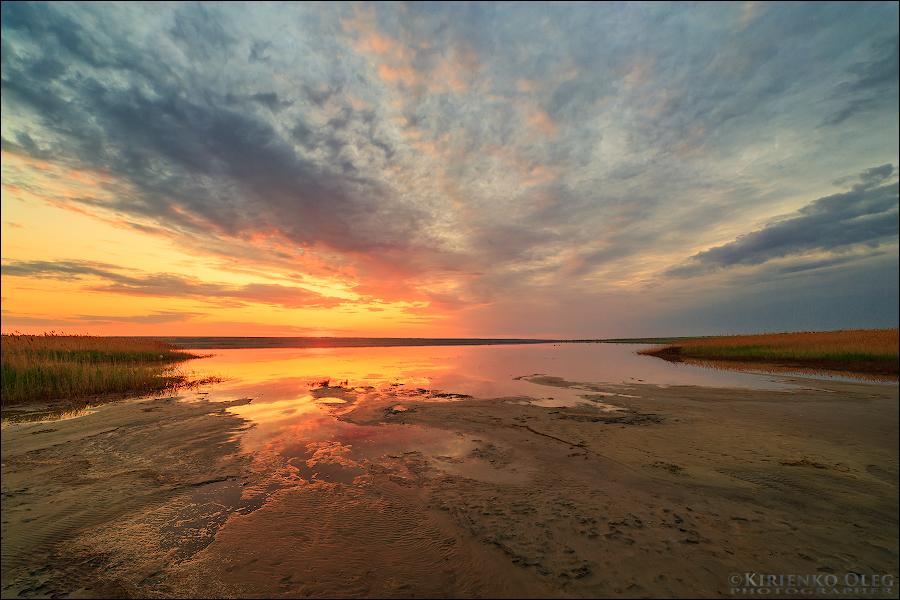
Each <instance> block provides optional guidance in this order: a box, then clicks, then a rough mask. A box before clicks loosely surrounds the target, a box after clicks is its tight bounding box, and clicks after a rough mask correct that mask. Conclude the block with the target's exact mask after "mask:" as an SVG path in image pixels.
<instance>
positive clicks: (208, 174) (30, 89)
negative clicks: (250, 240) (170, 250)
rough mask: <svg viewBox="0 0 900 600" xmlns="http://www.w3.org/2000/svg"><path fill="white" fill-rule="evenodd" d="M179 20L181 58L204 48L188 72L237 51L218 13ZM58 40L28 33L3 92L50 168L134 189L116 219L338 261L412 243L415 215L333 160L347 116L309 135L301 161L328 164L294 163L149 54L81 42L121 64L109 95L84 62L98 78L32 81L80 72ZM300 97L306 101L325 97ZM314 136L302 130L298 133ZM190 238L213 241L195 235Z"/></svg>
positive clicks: (273, 140) (350, 165)
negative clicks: (319, 154) (324, 156)
mask: <svg viewBox="0 0 900 600" xmlns="http://www.w3.org/2000/svg"><path fill="white" fill-rule="evenodd" d="M4 6H5V5H4ZM42 9H43V10H44V12H47V13H50V14H51V15H52V16H53V18H51V19H49V20H50V22H61V23H63V22H64V23H66V24H71V26H72V27H71V28H70V29H78V28H77V27H75V25H77V24H74V23H71V20H68V21H66V17H65V16H64V15H61V14H57V11H56V7H55V6H52V5H51V6H47V7H42ZM179 10H181V12H180V13H177V14H176V15H175V17H174V22H175V25H174V26H173V28H172V30H171V31H172V35H173V36H174V38H175V39H176V41H177V42H178V43H179V44H181V45H182V46H185V45H187V46H189V47H190V48H194V49H196V48H201V49H203V50H202V52H200V51H198V52H200V54H199V55H197V56H194V57H193V60H196V61H199V62H210V61H212V62H213V63H215V62H216V61H217V60H221V59H222V58H227V57H230V56H233V54H234V51H233V49H232V48H231V46H234V45H235V43H234V40H233V39H232V37H231V36H230V34H227V33H226V32H225V31H224V29H223V27H222V26H221V25H220V24H219V20H218V18H217V17H216V16H215V15H214V14H212V13H214V12H215V11H212V10H206V9H205V8H203V7H202V6H201V7H194V8H189V7H180V8H179ZM32 12H34V11H32ZM35 18H37V16H36V15H26V16H25V17H22V18H21V19H19V20H16V19H12V20H11V21H12V23H14V24H15V23H18V22H20V21H26V22H31V21H32V20H34V19H35ZM4 26H5V25H4ZM66 29H67V27H64V26H62V25H61V26H59V27H55V28H49V27H43V28H40V29H35V30H33V31H32V34H33V35H34V36H35V37H37V38H38V40H39V41H40V43H41V46H42V48H44V49H45V50H44V56H40V55H38V56H32V55H30V54H29V55H22V56H17V58H16V59H14V60H4V65H3V66H4V69H3V71H4V73H3V81H2V84H3V93H4V96H5V97H6V99H9V100H10V101H12V102H17V103H19V104H20V105H23V106H27V107H29V108H30V109H31V110H32V111H33V112H34V113H35V114H38V115H40V118H41V124H42V125H43V127H45V128H46V129H47V130H49V131H51V132H53V137H54V138H55V139H56V141H57V144H58V146H57V147H56V148H54V149H53V151H54V153H55V155H56V157H57V158H62V157H66V158H67V159H68V160H69V161H70V162H72V163H75V165H77V164H79V163H81V164H84V165H86V166H89V167H93V168H103V169H108V170H110V171H112V172H114V173H116V174H118V175H119V176H122V177H125V178H126V179H128V180H129V181H130V182H131V183H133V184H134V187H135V189H137V190H138V195H137V196H134V197H130V198H126V199H122V200H120V202H119V203H118V204H117V205H116V206H115V208H116V209H118V210H120V211H122V212H125V213H131V214H136V215H141V216H144V217H149V218H154V219H159V220H165V221H166V222H169V223H172V224H177V225H178V226H180V227H182V228H187V229H190V228H197V221H196V220H193V219H191V218H190V216H192V215H193V216H200V217H201V218H202V220H203V221H204V222H206V223H209V224H210V225H211V226H212V227H214V228H215V230H216V232H218V233H225V234H226V235H230V236H235V237H239V236H240V234H242V233H250V232H252V231H254V230H257V229H266V228H269V227H273V226H274V227H277V228H278V229H280V230H281V233H282V234H283V235H284V236H285V237H286V238H287V239H288V240H290V241H291V242H293V243H294V244H297V245H299V246H312V245H314V244H317V243H322V244H325V245H326V246H327V247H330V248H332V249H335V250H338V251H341V252H353V251H363V250H365V251H371V250H373V249H378V248H392V247H398V248H399V247H405V246H407V245H408V244H409V243H410V240H411V239H412V238H414V237H415V231H416V229H417V221H418V220H419V219H421V218H422V216H421V215H418V214H417V211H416V209H415V208H414V207H412V206H410V205H408V204H403V203H401V204H397V203H396V202H392V201H391V200H390V199H389V198H388V197H387V196H386V191H385V190H384V189H382V187H381V185H380V184H379V183H377V181H376V180H374V179H372V178H370V177H367V176H366V175H364V174H362V173H360V172H359V171H358V169H357V168H356V166H355V163H354V161H353V159H352V157H350V156H345V155H344V154H343V153H342V151H343V148H344V147H345V146H346V145H347V141H346V140H345V139H343V135H344V134H342V131H343V130H345V129H347V127H348V126H349V124H350V123H351V120H352V119H353V118H354V115H353V112H352V111H350V110H349V109H347V110H345V111H344V112H343V113H342V114H340V115H339V116H338V117H336V118H334V119H332V120H331V121H330V122H329V123H328V124H327V126H326V127H317V128H315V134H316V135H315V138H314V139H313V138H308V139H307V140H306V141H307V142H309V144H307V147H308V149H309V150H310V151H313V152H314V151H315V150H316V149H317V148H321V147H324V148H328V149H329V154H330V155H331V157H332V158H333V159H334V160H332V161H325V162H320V161H318V160H317V159H314V158H309V157H306V156H304V155H303V154H301V153H297V152H296V151H295V149H294V148H293V146H292V144H291V143H290V140H289V139H286V138H284V137H282V135H281V134H280V133H279V132H278V131H277V130H276V129H275V127H273V124H272V123H271V122H269V121H268V120H267V119H266V118H264V117H263V116H262V115H257V114H254V113H252V112H248V111H246V110H239V109H238V108H237V107H236V108H234V109H232V108H229V107H228V102H226V99H225V96H226V94H224V93H222V92H221V91H219V90H218V89H215V88H212V87H204V82H202V81H185V79H184V77H183V76H182V77H180V78H179V80H178V81H177V82H176V81H174V80H173V79H172V77H170V73H168V72H161V71H160V69H159V68H158V67H157V66H156V65H157V64H158V63H160V62H165V61H164V60H163V58H162V57H159V56H154V55H153V52H154V51H153V50H149V49H141V50H138V49H135V48H131V47H129V46H128V45H127V44H122V45H120V46H116V47H108V46H107V47H104V44H103V43H102V42H101V41H98V40H96V39H93V38H92V37H91V36H90V35H89V34H88V33H85V35H83V36H82V42H81V43H82V44H88V45H90V46H91V47H92V48H93V49H94V50H96V52H98V53H102V54H104V55H111V56H115V57H117V58H116V59H115V60H116V67H117V68H119V70H118V73H117V76H118V77H124V78H125V80H126V81H127V82H128V83H127V84H126V85H125V86H122V85H116V86H110V85H108V83H107V79H106V74H105V73H104V72H103V70H102V67H105V66H106V65H103V64H100V63H97V61H92V62H91V64H92V65H96V66H97V67H98V69H100V70H99V71H96V72H94V74H92V73H91V71H87V72H86V73H85V74H84V76H82V77H77V78H72V77H63V76H62V75H60V74H57V75H54V76H48V74H47V73H46V72H45V73H43V74H42V75H41V76H34V75H33V74H30V73H33V70H34V69H35V68H37V66H36V65H38V63H40V61H41V60H44V59H46V60H53V61H57V62H59V63H61V64H75V65H78V62H79V61H80V60H83V54H84V52H79V53H77V54H76V53H75V52H74V50H73V49H72V48H71V46H72V45H71V44H70V43H67V40H68V38H65V39H63V33H62V32H63V31H65V30H66ZM120 41H121V40H113V43H119V42H120ZM63 42H66V43H63ZM201 55H202V56H201ZM176 83H177V86H176ZM184 86H187V88H186V89H185V87H184ZM185 91H187V92H188V93H185ZM308 91H309V92H310V94H311V95H312V99H313V101H323V100H324V99H325V97H326V95H327V94H330V93H332V92H328V93H327V94H325V93H322V94H320V93H318V92H315V91H314V90H312V88H308ZM229 93H230V92H229ZM323 94H325V95H323ZM250 97H251V99H252V100H254V102H255V103H256V104H259V105H260V106H264V107H266V108H267V109H269V110H271V111H273V112H275V111H278V110H279V109H283V108H284V107H285V106H290V104H291V102H289V101H284V100H282V99H281V98H279V96H278V95H277V93H276V92H271V93H257V94H255V95H251V96H250ZM294 118H296V119H302V118H303V117H302V116H301V115H295V116H294ZM311 129H312V128H310V127H309V126H307V125H304V124H303V121H302V120H301V121H300V122H299V123H297V125H296V127H295V131H300V132H302V131H306V130H311ZM19 141H20V143H19V148H20V150H21V151H24V152H26V153H33V152H34V151H35V147H34V145H33V144H31V143H29V138H27V137H24V136H21V137H20V139H19ZM5 143H6V145H9V144H10V142H9V140H5ZM382 146H385V147H387V144H386V143H383V142H382ZM73 166H74V165H73ZM348 173H351V174H352V175H351V176H350V177H349V178H348V177H347V174H348ZM173 206H175V207H178V208H180V210H181V212H180V213H178V212H176V211H173V210H172V208H173ZM180 215H188V217H182V216H180ZM199 233H212V232H204V231H203V230H202V227H201V230H200V231H199Z"/></svg>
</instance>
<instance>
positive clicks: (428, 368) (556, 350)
mask: <svg viewBox="0 0 900 600" xmlns="http://www.w3.org/2000/svg"><path fill="white" fill-rule="evenodd" d="M645 347H646V346H645V345H643V344H540V345H516V346H509V345H506V346H455V347H387V348H250V349H228V350H209V351H208V352H212V353H214V355H213V356H211V357H209V358H203V359H199V360H194V361H191V362H190V363H187V366H188V368H189V369H193V370H195V371H197V372H198V373H209V374H217V375H219V376H221V377H225V378H227V381H225V382H223V383H221V384H217V385H215V386H214V387H213V388H212V389H210V390H209V397H210V400H231V399H236V398H242V397H245V396H250V397H252V398H254V399H256V398H259V400H260V401H263V402H272V401H278V400H286V399H298V398H300V397H303V396H306V395H308V392H309V389H310V387H316V385H315V384H317V383H318V382H322V381H325V380H329V381H330V382H331V385H337V384H338V383H339V382H340V383H343V382H346V386H345V387H350V388H355V387H368V386H371V387H374V388H377V389H384V390H387V389H395V390H399V389H410V390H412V389H427V390H431V391H435V392H441V393H445V394H461V395H468V396H474V397H476V398H498V397H506V396H523V397H528V398H532V399H534V401H536V402H541V401H543V403H545V404H547V405H548V406H553V405H558V406H566V405H569V406H571V405H572V404H573V403H575V402H577V401H579V400H581V397H580V395H579V391H578V390H566V389H562V388H556V387H548V386H544V385H538V384H534V383H531V382H529V381H525V380H522V379H517V378H521V377H528V376H532V375H536V374H540V375H547V376H552V377H560V378H562V379H565V380H567V381H572V382H579V383H608V384H635V383H652V384H658V385H698V386H706V387H742V388H753V389H783V388H785V387H790V386H789V385H788V384H786V383H784V382H782V381H779V380H778V379H776V378H774V377H771V376H768V375H760V374H751V373H740V372H727V371H716V370H710V369H705V368H702V367H697V366H692V365H683V364H673V363H668V362H665V361H663V360H660V359H658V358H654V357H648V356H639V355H637V354H636V352H637V351H638V350H640V349H642V348H645ZM311 384H313V385H312V386H311ZM580 393H584V392H583V391H582V392H580ZM551 398H552V400H553V401H556V402H557V404H553V403H552V401H551V400H550V399H551Z"/></svg>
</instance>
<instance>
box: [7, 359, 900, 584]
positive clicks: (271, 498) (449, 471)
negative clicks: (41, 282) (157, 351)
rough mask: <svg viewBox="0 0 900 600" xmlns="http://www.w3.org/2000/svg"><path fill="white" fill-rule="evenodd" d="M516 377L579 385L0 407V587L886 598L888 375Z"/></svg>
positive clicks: (892, 543)
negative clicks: (692, 380) (853, 581)
mask: <svg viewBox="0 0 900 600" xmlns="http://www.w3.org/2000/svg"><path fill="white" fill-rule="evenodd" d="M532 381H533V383H537V384H541V385H543V386H548V387H550V388H552V387H557V388H562V387H565V388H569V389H577V390H580V392H581V393H582V396H583V398H584V400H585V402H584V403H582V404H579V405H577V406H576V407H570V408H548V407H543V406H537V405H535V404H532V403H529V401H528V399H527V398H494V399H473V398H461V397H453V398H448V397H447V395H446V394H445V395H444V397H441V398H438V397H435V395H434V394H430V393H429V392H428V391H427V390H409V391H399V390H393V391H389V392H385V391H384V390H375V389H372V388H355V389H348V388H341V387H328V388H321V389H318V390H314V392H313V394H312V404H310V402H307V406H306V409H309V410H314V411H318V412H314V413H306V414H318V415H319V416H318V417H316V420H307V421H305V422H304V421H298V423H301V424H300V425H298V426H296V427H288V426H278V427H276V428H275V429H276V430H277V431H276V432H275V433H272V434H270V435H269V434H267V435H269V437H265V438H262V437H260V436H261V431H262V430H263V429H264V427H263V426H261V425H260V424H259V422H258V421H256V420H254V419H253V418H252V415H253V414H254V413H252V411H251V410H250V409H251V408H253V409H257V408H258V410H259V411H260V412H259V413H258V414H262V413H264V412H265V411H266V410H268V409H266V408H265V406H259V403H258V402H257V403H256V404H251V402H252V400H251V399H249V398H248V399H242V400H235V401H231V402H209V401H206V400H205V399H204V398H203V397H202V396H190V397H184V398H181V399H172V398H160V399H150V400H144V401H129V402H119V403H114V404H111V405H107V406H104V407H101V408H100V409H98V410H97V412H96V413H94V414H91V415H88V416H84V417H79V418H74V419H68V420H63V421H56V422H52V423H46V422H45V423H27V424H26V423H21V424H8V423H7V424H6V426H5V427H4V429H3V435H2V511H3V523H2V536H3V537H2V539H3V549H2V596H3V597H4V598H18V597H71V598H77V597H146V598H157V597H160V598H162V597H180V596H188V597H210V596H218V597H223V596H229V597H322V596H327V597H330V596H345V597H364V596H373V597H422V596H425V597H483V596H488V597H521V596H524V597H548V596H549V597H583V596H592V597H602V596H612V597H694V596H698V597H707V598H710V597H712V598H715V597H729V596H741V595H743V594H744V593H742V592H741V591H740V590H739V589H737V590H736V589H735V588H740V587H742V586H743V587H746V586H745V585H744V583H745V582H741V584H740V585H735V582H734V580H732V579H731V577H733V576H734V574H744V573H748V572H749V573H759V574H773V575H784V576H785V578H786V577H787V576H788V575H795V576H810V577H814V576H817V575H818V576H819V577H820V579H819V580H820V581H821V577H822V576H825V575H833V576H834V580H835V581H837V582H838V585H837V586H835V589H839V590H840V592H837V593H840V595H841V596H842V597H869V596H871V595H872V593H871V592H870V591H868V590H867V589H863V590H858V589H857V590H855V591H854V590H853V589H850V590H849V591H847V592H845V591H844V588H845V587H846V586H845V585H844V581H845V577H846V576H847V575H848V574H853V577H859V576H862V575H865V576H867V577H869V579H868V581H871V576H873V575H878V576H879V581H881V580H883V579H884V576H889V577H891V582H892V587H891V588H890V590H889V591H886V592H879V593H878V596H880V597H897V591H898V587H897V574H898V537H900V536H898V517H897V509H898V418H900V415H898V387H897V386H896V385H890V384H867V383H844V382H836V381H822V380H812V379H810V380H806V381H802V380H796V383H798V384H800V386H801V387H796V388H793V389H788V390H775V391H772V390H762V391H761V390H747V389H713V388H702V387H685V386H670V387H662V386H654V385H642V384H636V385H629V386H613V385H605V384H590V383H577V382H568V381H564V380H562V379H559V378H554V377H535V378H532ZM448 399H449V400H451V401H447V400H448ZM437 400H442V401H437ZM310 406H311V407H312V408H310ZM306 409H304V410H306ZM289 410H292V409H291V408H285V405H283V404H280V405H278V406H277V407H276V406H273V407H272V408H271V411H276V412H277V411H281V412H282V413H285V412H286V411H289ZM297 410H299V409H297ZM302 423H306V425H303V424H302ZM322 431H328V432H330V433H328V435H327V436H325V435H324V434H322V435H319V434H317V433H316V432H322ZM317 435H318V437H317ZM253 436H257V437H256V438H253ZM251 439H255V440H256V443H250V440H251ZM260 440H262V441H260ZM857 587H858V586H857ZM831 589H832V588H829V589H828V590H827V591H828V592H829V593H828V595H834V592H831ZM882 589H883V588H882ZM768 595H771V596H779V595H788V592H786V591H782V592H781V593H779V592H777V591H775V590H774V589H773V590H770V591H769V592H768ZM793 595H797V594H796V593H795V594H793ZM807 595H809V594H807ZM813 595H815V594H813ZM823 595H824V594H823Z"/></svg>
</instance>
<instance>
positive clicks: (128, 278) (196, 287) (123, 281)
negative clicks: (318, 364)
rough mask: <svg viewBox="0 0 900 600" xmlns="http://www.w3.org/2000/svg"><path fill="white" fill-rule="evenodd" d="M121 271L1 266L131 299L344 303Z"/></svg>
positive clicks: (301, 292)
mask: <svg viewBox="0 0 900 600" xmlns="http://www.w3.org/2000/svg"><path fill="white" fill-rule="evenodd" d="M121 270H122V269H121V268H119V267H116V266H114V265H109V264H106V263H95V262H87V261H11V262H9V263H7V264H4V265H3V267H2V272H3V275H4V276H12V277H29V278H33V279H58V280H63V281H79V280H83V279H85V278H87V277H94V278H99V279H102V280H106V281H108V282H109V283H105V284H101V285H86V286H85V287H84V289H85V290H89V291H93V292H105V293H112V294H123V295H128V296H153V297H160V298H192V299H196V300H201V301H204V302H211V303H218V304H224V305H232V306H241V305H244V304H246V303H250V302H252V303H259V304H270V305H276V306H284V307H287V308H332V307H335V306H338V305H340V304H343V303H344V302H345V301H344V300H342V299H340V298H334V297H331V296H325V295H322V294H319V293H318V292H314V291H312V290H308V289H306V288H302V287H299V286H286V285H281V284H266V283H249V284H245V285H231V284H224V283H208V282H204V281H201V280H199V279H198V278H196V277H185V276H182V275H175V274H172V273H153V274H140V275H137V276H135V275H130V274H123V273H121V272H119V271H121ZM160 314H162V313H160Z"/></svg>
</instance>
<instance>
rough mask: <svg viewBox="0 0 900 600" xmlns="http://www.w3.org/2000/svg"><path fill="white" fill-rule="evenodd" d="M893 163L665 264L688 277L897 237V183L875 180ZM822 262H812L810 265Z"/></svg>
mask: <svg viewBox="0 0 900 600" xmlns="http://www.w3.org/2000/svg"><path fill="white" fill-rule="evenodd" d="M893 170H894V167H893V166H892V165H882V166H881V167H875V168H872V169H868V170H867V171H865V172H863V173H861V174H860V175H859V179H860V182H859V183H858V184H856V185H854V186H853V187H852V189H851V190H850V191H848V192H844V193H841V194H834V195H832V196H826V197H824V198H819V199H818V200H815V201H813V202H811V203H810V204H808V205H807V206H804V207H803V208H801V209H800V210H799V211H798V214H797V216H795V217H791V218H787V219H784V220H782V221H778V222H776V223H773V224H771V225H769V226H768V227H766V228H764V229H761V230H758V231H754V232H752V233H748V234H745V235H742V236H739V237H738V238H737V239H736V240H735V241H733V242H731V243H729V244H725V245H724V246H717V247H715V248H710V249H709V250H706V251H703V252H700V253H698V254H696V255H694V256H693V257H691V260H690V263H689V264H687V265H685V266H681V267H676V268H673V269H669V271H668V272H667V274H668V275H670V276H673V277H691V276H694V275H699V274H702V273H706V272H708V271H711V270H714V269H719V268H728V267H734V266H738V265H759V264H762V263H764V262H766V261H769V260H771V259H773V258H782V257H786V256H791V255H800V254H804V253H807V252H811V251H825V252H830V251H840V250H842V249H846V248H848V247H850V246H853V245H856V244H866V245H868V246H871V247H877V246H878V245H879V244H882V243H885V242H889V241H892V240H896V239H897V235H898V231H900V225H898V202H900V195H898V184H897V183H896V182H894V183H889V184H884V185H879V184H881V183H883V182H884V180H886V179H888V178H889V177H890V176H891V174H892V173H893ZM820 266H822V265H818V264H816V263H813V264H812V265H810V266H809V268H818V267H820Z"/></svg>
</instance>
